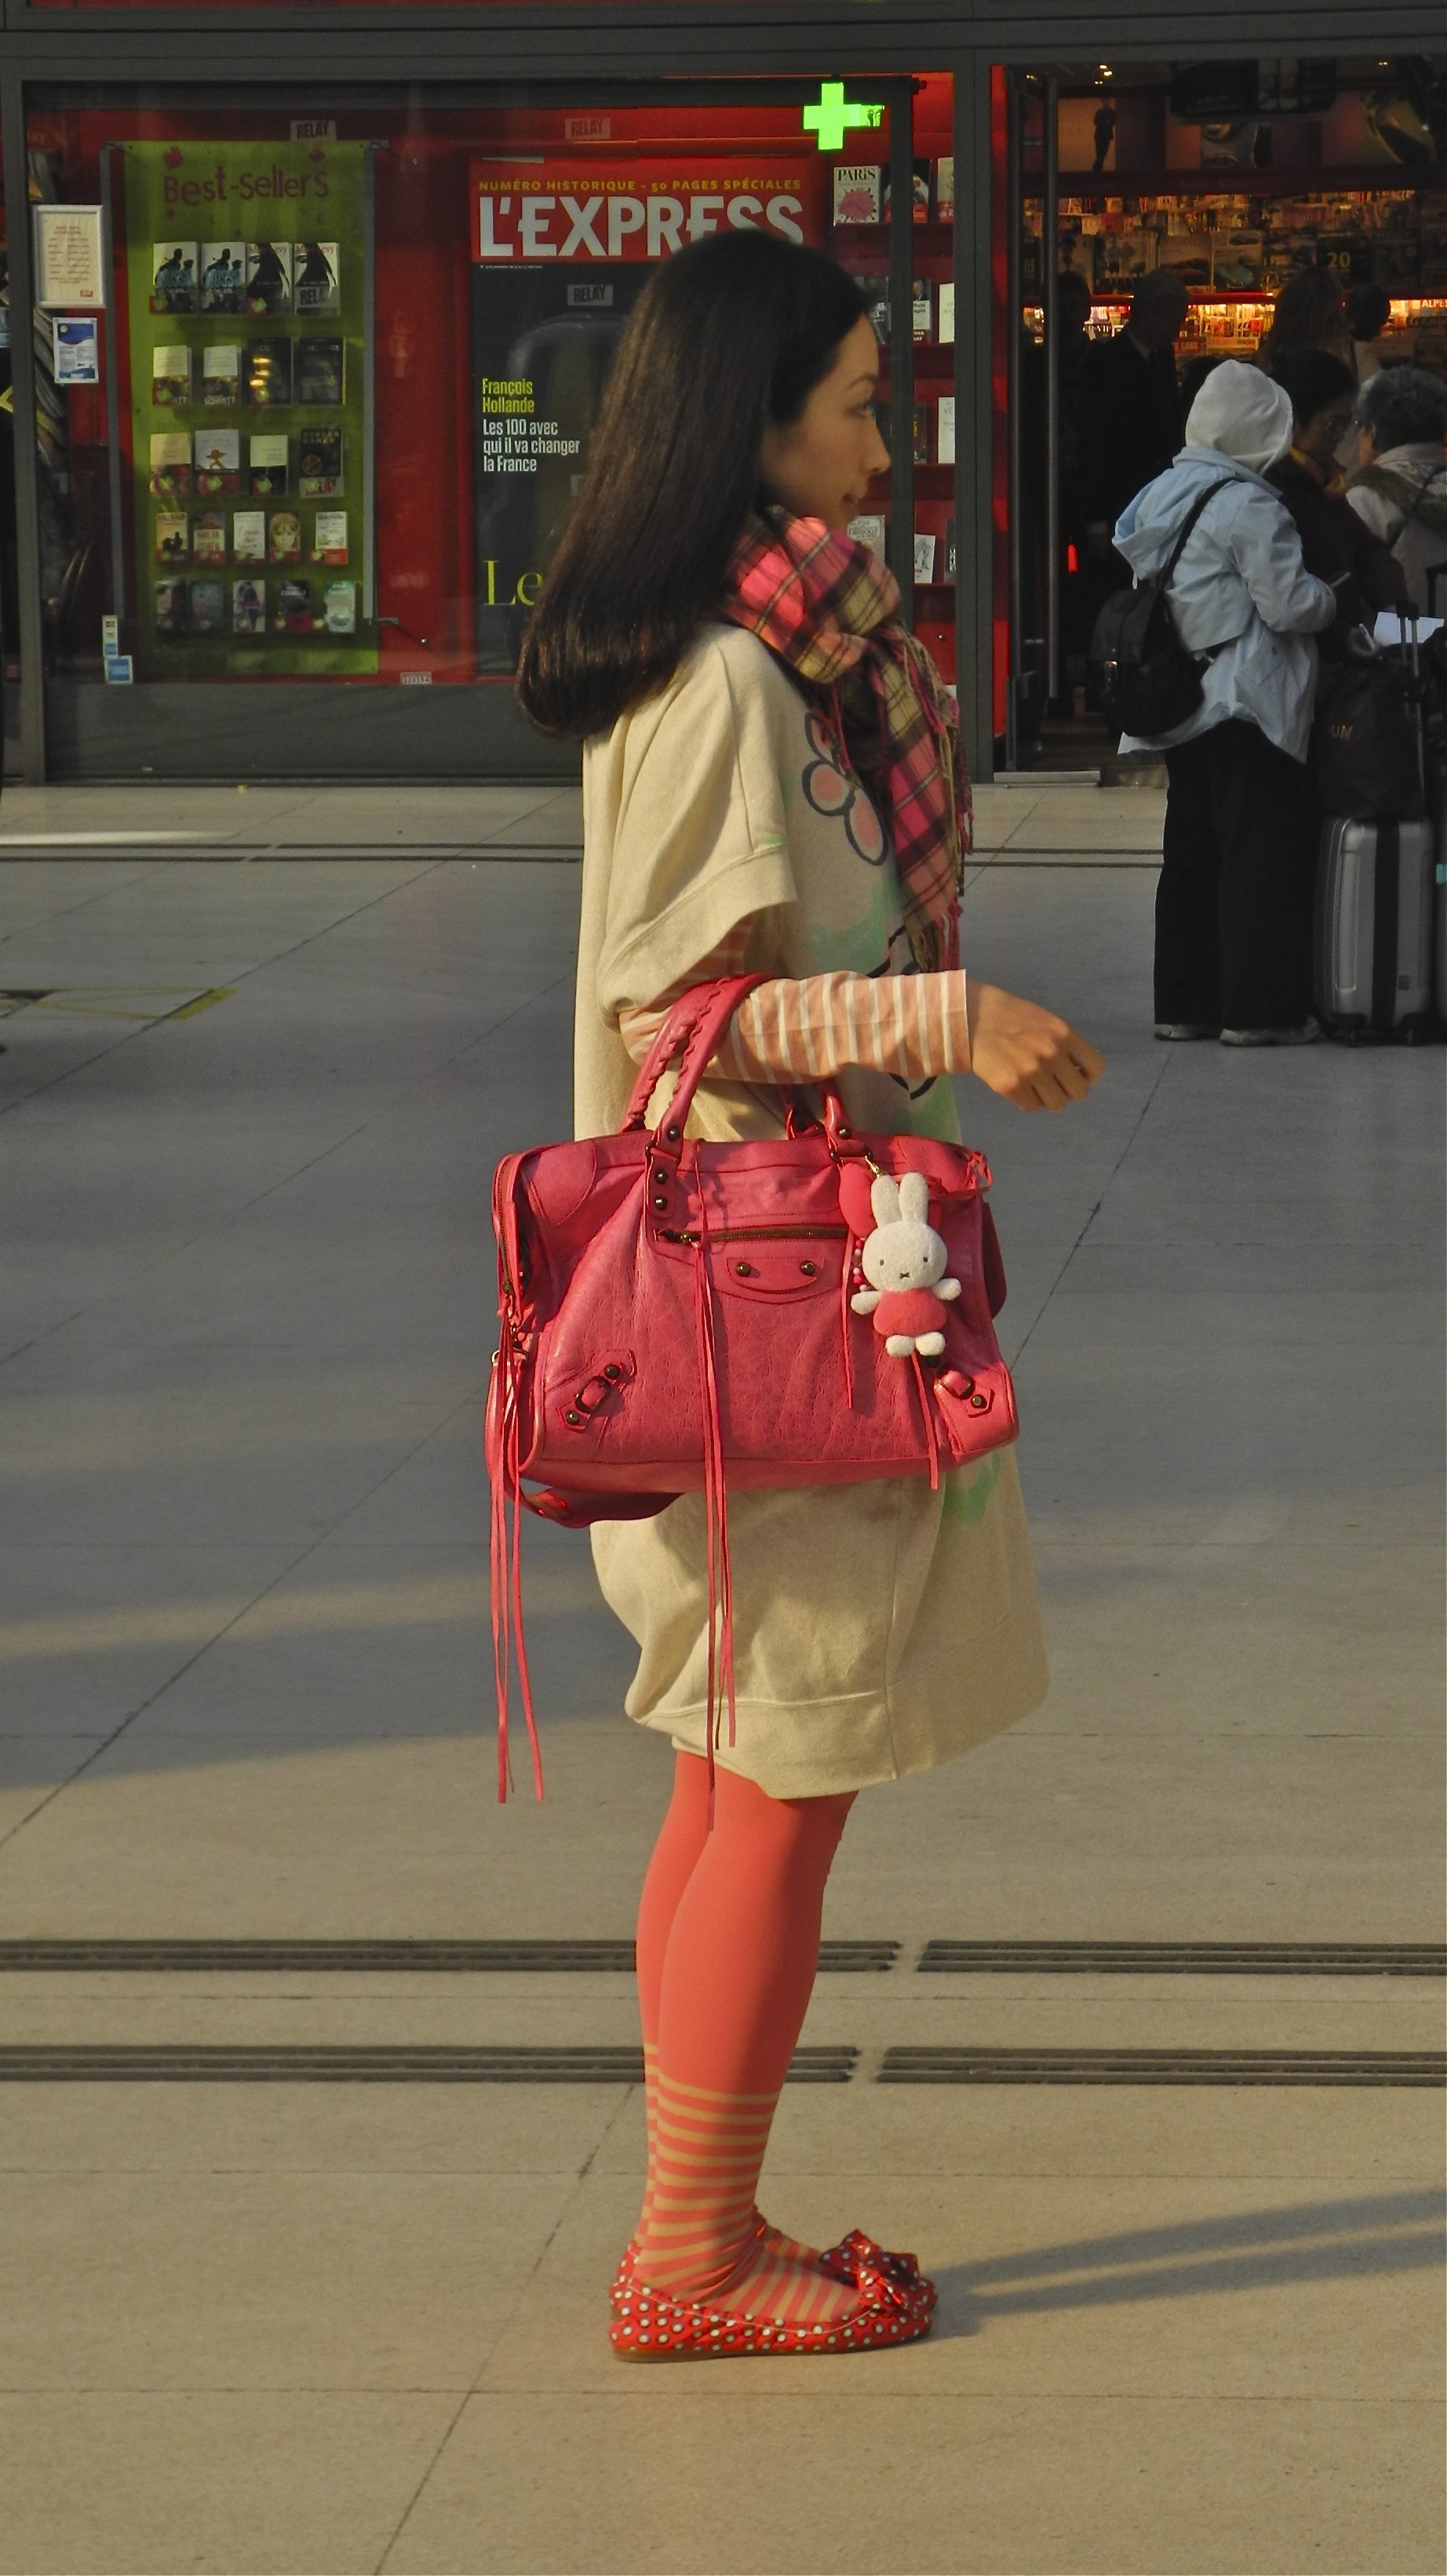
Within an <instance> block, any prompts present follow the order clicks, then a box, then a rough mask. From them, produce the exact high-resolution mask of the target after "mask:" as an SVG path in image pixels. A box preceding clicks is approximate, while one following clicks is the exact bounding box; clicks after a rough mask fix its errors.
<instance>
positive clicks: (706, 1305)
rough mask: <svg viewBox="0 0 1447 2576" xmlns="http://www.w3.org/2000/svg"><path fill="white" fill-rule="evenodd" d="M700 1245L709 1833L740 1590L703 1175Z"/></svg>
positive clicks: (733, 1725) (734, 1722) (733, 1726)
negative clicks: (732, 1552)
mask: <svg viewBox="0 0 1447 2576" xmlns="http://www.w3.org/2000/svg"><path fill="white" fill-rule="evenodd" d="M698 1210H699V1213H698V1242H697V1246H696V1253H695V1267H694V1274H693V1275H694V1326H695V1333H696V1337H697V1343H698V1366H699V1394H700V1399H701V1403H702V1408H703V1507H704V1519H705V1525H706V1530H707V1541H708V1703H707V1710H706V1721H707V1747H708V1830H709V1832H710V1833H712V1831H713V1820H714V1777H715V1772H716V1770H717V1764H716V1763H715V1760H714V1750H715V1746H716V1744H717V1741H718V1734H717V1730H718V1728H719V1726H721V1725H722V1723H723V1711H724V1706H725V1704H726V1705H727V1708H728V1713H729V1742H730V1744H733V1743H735V1742H736V1741H737V1735H738V1711H737V1707H736V1703H735V1698H734V1586H733V1562H732V1559H731V1557H730V1554H729V1524H728V1481H727V1474H726V1470H725V1467H724V1451H723V1415H722V1409H721V1407H720V1403H719V1391H718V1347H717V1342H716V1338H715V1334H714V1316H713V1281H712V1277H711V1274H710V1271H709V1258H708V1256H709V1233H708V1205H707V1201H706V1198H705V1195H704V1183H703V1175H702V1173H700V1174H699V1176H698Z"/></svg>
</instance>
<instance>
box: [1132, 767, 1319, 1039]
mask: <svg viewBox="0 0 1447 2576" xmlns="http://www.w3.org/2000/svg"><path fill="white" fill-rule="evenodd" d="M1166 771H1167V775H1168V778H1169V781H1170V784H1169V788H1168V790H1167V795H1166V829H1165V845H1164V846H1165V855H1164V863H1163V865H1162V868H1161V878H1160V886H1159V889H1158V891H1157V894H1156V976H1155V998H1156V1018H1157V1019H1158V1020H1178V1021H1179V1020H1195V1021H1199V1022H1201V1023H1203V1024H1204V1025H1205V1026H1207V1027H1209V1028H1220V1027H1225V1028H1231V1029H1268V1028H1271V1029H1274V1028H1293V1027H1296V1026H1297V1025H1298V1024H1299V1023H1300V1022H1301V1021H1302V1020H1304V1019H1305V1018H1306V1017H1307V1015H1308V1013H1309V1011H1310V1009H1311V895H1312V878H1313V872H1314V853H1315V837H1316V836H1315V810H1314V804H1313V799H1312V792H1311V781H1310V777H1309V775H1308V772H1307V770H1306V768H1305V766H1304V764H1303V763H1302V762H1301V761H1299V760H1292V759H1291V758H1290V757H1289V755H1288V754H1287V753H1286V752H1284V751H1278V750H1277V748H1276V745H1275V743H1273V742H1268V741H1267V739H1266V736H1265V734H1264V733H1262V732H1261V731H1260V729H1259V727H1258V726H1256V725H1253V724H1245V723H1243V722H1242V721H1240V719H1236V718H1233V720H1232V721H1231V722H1230V723H1228V724H1222V725H1217V726H1216V727H1215V729H1214V730H1213V731H1212V732H1211V733H1206V734H1202V735H1201V736H1200V737H1199V738H1198V740H1196V741H1195V742H1184V743H1181V744H1179V745H1178V746H1177V748H1176V749H1175V750H1174V751H1168V752H1167V753H1166Z"/></svg>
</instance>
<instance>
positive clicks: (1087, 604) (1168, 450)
mask: <svg viewBox="0 0 1447 2576" xmlns="http://www.w3.org/2000/svg"><path fill="white" fill-rule="evenodd" d="M1189 302H1190V297H1189V296H1188V294H1187V292H1186V289H1185V287H1184V286H1183V285H1182V284H1181V281H1180V279H1179V278H1178V277H1173V276H1172V275H1171V274H1170V272H1169V270H1166V269H1154V270H1152V272H1151V273H1150V275H1149V276H1147V277H1143V278H1142V279H1141V282H1140V284H1139V286H1138V287H1137V288H1136V290H1135V293H1134V295H1133V296H1132V298H1131V304H1130V310H1129V312H1128V313H1127V315H1126V318H1125V321H1124V323H1123V324H1122V325H1121V328H1120V329H1119V330H1118V331H1116V332H1113V333H1112V335H1111V337H1110V338H1109V339H1108V340H1092V341H1091V343H1090V345H1089V347H1088V348H1087V350H1086V352H1085V357H1084V361H1083V364H1082V366H1081V372H1080V393H1079V406H1080V409H1079V447H1078V454H1079V464H1078V469H1077V483H1076V491H1077V494H1078V501H1077V508H1078V512H1079V517H1080V521H1081V524H1082V527H1083V531H1084V543H1083V546H1082V548H1081V575H1080V591H1081V598H1080V605H1079V610H1078V612H1077V613H1078V615H1079V616H1080V621H1081V626H1082V628H1083V631H1084V632H1085V633H1086V634H1087V635H1088V634H1089V632H1090V629H1091V628H1092V627H1093V625H1094V623H1095V619H1096V617H1097V616H1098V614H1099V612H1100V608H1101V605H1102V603H1103V602H1104V601H1105V600H1106V599H1108V598H1109V596H1110V593H1111V592H1112V591H1113V590H1123V589H1125V587H1126V586H1127V584H1128V583H1129V581H1130V571H1129V568H1128V567H1127V565H1126V564H1125V563H1124V562H1123V561H1122V559H1121V557H1120V556H1119V555H1118V554H1116V552H1115V551H1114V549H1113V547H1112V545H1111V530H1112V529H1113V528H1114V526H1115V523H1116V521H1117V519H1118V518H1119V517H1120V514H1121V512H1122V510H1124V508H1125V506H1126V504H1127V502H1129V501H1133V500H1134V499H1135V496H1136V494H1137V492H1140V491H1143V490H1144V488H1145V486H1146V484H1147V483H1153V482H1154V481H1155V479H1156V476H1157V475H1158V474H1164V473H1165V471H1166V468H1167V466H1168V465H1169V464H1170V463H1171V460H1172V458H1173V457H1175V456H1176V455H1178V454H1179V452H1180V449H1181V445H1182V442H1183V440H1184V438H1185V434H1186V424H1185V420H1184V417H1183V415H1182V411H1181V395H1180V388H1179V386H1178V384H1177V381H1176V353H1175V341H1176V334H1177V332H1178V331H1179V330H1180V327H1181V324H1182V323H1183V322H1184V320H1185V318H1186V308H1187V305H1188V304H1189Z"/></svg>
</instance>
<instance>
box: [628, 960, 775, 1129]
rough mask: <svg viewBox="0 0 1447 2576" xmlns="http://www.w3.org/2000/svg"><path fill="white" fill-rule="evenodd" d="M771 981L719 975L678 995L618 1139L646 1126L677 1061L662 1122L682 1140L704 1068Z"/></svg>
mask: <svg viewBox="0 0 1447 2576" xmlns="http://www.w3.org/2000/svg"><path fill="white" fill-rule="evenodd" d="M772 980H773V979H772V977H770V976H768V975H722V976H720V977H719V979H718V981H717V982H716V983H713V984H691V985H690V986H689V989H688V991H687V992H686V993H680V995H679V997H678V999H677V1001H676V1002H675V1003H674V1004H673V1006H672V1008H671V1009H670V1011H669V1013H668V1017H667V1018H666V1020H665V1021H664V1023H663V1026H662V1028H661V1029H660V1030H659V1032H658V1035H657V1037H656V1038H655V1039H654V1041H653V1044H652V1046H651V1047H650V1048H649V1050H648V1053H647V1055H646V1056H645V1057H644V1059H643V1062H642V1064H641V1066H640V1067H639V1071H638V1079H637V1081H636V1082H635V1083H634V1085H633V1089H632V1091H631V1092H630V1094H629V1098H628V1106H627V1108H626V1110H625V1111H624V1113H623V1124H622V1126H621V1128H620V1129H619V1131H618V1132H619V1134H620V1135H622V1136H626V1135H628V1134H629V1132H630V1131H636V1130H637V1129H638V1128H640V1127H642V1126H644V1125H646V1123H647V1118H648V1104H649V1102H650V1101H651V1100H652V1098H653V1094H654V1092H655V1090H656V1089H657V1086H658V1081H659V1077H660V1075H661V1074H664V1073H666V1072H667V1070H668V1067H669V1066H670V1065H671V1064H672V1062H673V1060H674V1057H675V1056H678V1057H680V1058H681V1061H680V1064H679V1068H678V1083H677V1087H676V1089H675V1091H674V1094H673V1098H672V1099H671V1101H670V1102H669V1104H668V1107H667V1109H666V1110H665V1112H664V1118H665V1119H666V1120H667V1123H668V1125H669V1126H670V1127H677V1129H678V1134H679V1136H680V1137H681V1136H682V1134H683V1130H684V1126H685V1124H686V1123H687V1119H688V1113H689V1111H690V1109H691V1108H692V1107H693V1097H694V1093H695V1092H696V1091H697V1089H698V1086H699V1084H700V1082H701V1081H702V1079H703V1073H704V1067H705V1066H706V1065H707V1063H708V1061H709V1058H710V1057H711V1056H712V1055H713V1054H714V1052H715V1050H716V1049H717V1047H718V1044H719V1041H720V1039H721V1038H722V1036H723V1034H724V1031H725V1029H726V1028H727V1027H728V1024H729V1022H730V1020H731V1019H732V1018H733V1015H734V1013H735V1011H736V1010H737V1009H738V1006H739V1004H740V1002H743V1001H747V999H748V997H749V995H750V993H752V992H754V991H755V990H756V988H757V987H758V986H759V985H760V984H767V983H770V982H771V981H772ZM655 1141H656V1142H657V1143H659V1144H662V1143H663V1142H664V1141H665V1138H664V1131H663V1128H662V1127H661V1126H660V1128H659V1130H658V1131H657V1133H656V1136H655ZM667 1141H668V1142H669V1143H676V1142H677V1141H678V1139H677V1138H674V1137H669V1138H668V1139H667Z"/></svg>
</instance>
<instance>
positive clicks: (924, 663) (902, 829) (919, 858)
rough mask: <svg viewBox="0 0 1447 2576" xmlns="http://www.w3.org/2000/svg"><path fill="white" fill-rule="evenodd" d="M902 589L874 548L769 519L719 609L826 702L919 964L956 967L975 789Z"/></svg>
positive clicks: (950, 707) (817, 525) (820, 527)
mask: <svg viewBox="0 0 1447 2576" xmlns="http://www.w3.org/2000/svg"><path fill="white" fill-rule="evenodd" d="M898 609H899V586H898V584H897V582H896V581H895V578H894V575H893V573H892V572H890V570H889V569H888V567H887V565H885V564H882V563H881V562H880V561H879V559H878V557H877V556H876V555H874V554H872V553H871V552H870V550H869V548H868V546H864V545H858V544H856V542H855V540H854V539H853V538H852V537H844V536H840V535H839V534H838V533H837V531H836V530H835V529H833V528H830V527H827V526H826V525H825V523H824V521H823V520H822V519H793V518H790V517H789V516H788V515H787V513H786V512H784V511H782V510H770V511H769V512H768V513H767V515H766V516H764V517H761V518H758V519H755V520H753V521H752V522H751V524H750V526H749V527H748V528H747V530H746V531H745V533H744V535H743V537H742V538H741V539H740V542H739V546H738V549H737V551H736V553H735V555H734V558H733V562H732V563H731V565H730V567H729V573H728V580H727V586H726V591H725V596H724V599H723V601H722V603H721V613H722V614H723V615H724V616H725V617H727V618H730V619H731V620H732V621H733V623H734V624H735V625H738V626H744V627H747V628H748V630H749V632H750V634H752V635H757V636H758V637H759V638H760V639H761V641H762V642H763V643H765V644H767V645H768V647H769V650H770V651H771V652H772V653H777V654H778V656H779V658H780V660H781V661H783V662H787V664H788V666H789V668H790V670H791V671H793V672H795V673H797V675H798V677H799V678H800V679H801V680H802V681H803V682H804V683H805V685H806V686H807V687H808V689H809V691H810V693H811V695H815V696H818V697H821V698H822V699H823V700H824V701H825V702H826V703H829V702H832V711H833V714H834V717H835V721H836V724H837V727H838V730H839V732H840V734H841V735H842V737H843V746H844V748H845V749H846V751H847V753H848V757H849V761H850V765H851V766H852V767H853V768H854V769H855V770H856V771H857V772H858V773H859V775H860V777H861V778H862V779H863V780H864V783H865V785H866V786H867V787H868V788H869V789H870V791H871V793H872V794H873V795H874V796H875V797H876V798H877V800H878V802H879V803H880V804H881V805H882V807H883V809H884V821H885V824H886V826H887V829H888V832H889V836H890V842H891V846H892V849H893V853H894V864H895V868H896V870H897V872H898V876H899V884H900V892H901V894H902V895H903V897H904V913H905V927H906V929H907V931H908V934H909V943H910V947H911V949H912V951H913V954H914V958H915V962H916V964H917V965H919V966H920V967H922V968H923V969H924V970H925V971H926V972H927V973H928V972H932V971H935V970H937V969H939V968H942V967H952V966H958V964H959V962H960V888H961V885H962V883H963V881H964V864H965V858H966V854H967V853H968V850H969V847H970V826H971V805H970V782H969V777H968V774H967V772H966V769H965V761H964V754H963V752H962V751H961V748H960V737H959V724H958V720H957V718H956V714H955V708H954V703H953V701H952V699H951V698H950V697H949V695H948V693H947V692H946V690H945V687H944V684H943V682H942V681H941V679H940V676H939V673H938V672H937V671H936V669H935V666H934V664H933V662H932V661H931V660H930V657H929V655H928V653H927V652H926V651H925V648H924V646H923V645H922V644H920V643H918V642H917V641H916V639H915V637H914V636H913V635H911V634H910V633H909V632H908V631H907V629H906V628H905V627H903V626H901V625H900V623H899V619H898Z"/></svg>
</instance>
